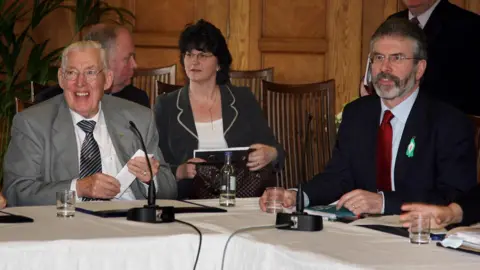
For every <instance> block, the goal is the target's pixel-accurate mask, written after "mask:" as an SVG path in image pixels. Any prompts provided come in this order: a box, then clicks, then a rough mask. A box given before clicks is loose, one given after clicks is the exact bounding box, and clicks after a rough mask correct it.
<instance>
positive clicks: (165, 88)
mask: <svg viewBox="0 0 480 270" xmlns="http://www.w3.org/2000/svg"><path fill="white" fill-rule="evenodd" d="M182 87H183V85H179V84H168V83H163V82H161V81H157V89H158V91H157V92H158V96H160V95H163V94H167V93H170V92H173V91H175V90H178V89H180V88H182Z"/></svg>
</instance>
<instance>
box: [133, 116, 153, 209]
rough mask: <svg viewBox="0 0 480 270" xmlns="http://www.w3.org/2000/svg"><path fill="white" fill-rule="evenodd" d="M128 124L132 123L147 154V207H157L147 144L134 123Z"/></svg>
mask: <svg viewBox="0 0 480 270" xmlns="http://www.w3.org/2000/svg"><path fill="white" fill-rule="evenodd" d="M128 123H130V127H131V128H132V130H133V131H134V132H135V134H136V135H137V136H138V138H139V139H140V143H141V144H142V150H143V153H144V154H145V158H146V159H147V164H148V170H149V171H150V182H148V196H147V205H148V206H155V200H156V199H157V198H156V190H155V182H154V181H153V171H152V164H151V163H150V159H149V158H148V154H147V148H146V147H145V143H144V141H143V137H142V134H141V133H140V131H139V130H138V128H137V126H136V125H135V123H133V122H132V121H128Z"/></svg>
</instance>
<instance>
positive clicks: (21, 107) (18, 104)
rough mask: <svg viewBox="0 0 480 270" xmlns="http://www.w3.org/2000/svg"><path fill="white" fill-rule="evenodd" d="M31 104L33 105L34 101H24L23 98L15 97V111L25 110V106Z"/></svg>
mask: <svg viewBox="0 0 480 270" xmlns="http://www.w3.org/2000/svg"><path fill="white" fill-rule="evenodd" d="M32 105H35V103H34V102H32V101H24V100H21V99H19V98H17V97H15V110H16V111H17V113H19V112H21V111H23V110H25V109H26V108H28V107H30V106H32Z"/></svg>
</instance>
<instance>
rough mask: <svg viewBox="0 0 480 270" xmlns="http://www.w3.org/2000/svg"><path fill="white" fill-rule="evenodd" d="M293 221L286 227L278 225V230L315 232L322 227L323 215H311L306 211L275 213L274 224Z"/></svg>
mask: <svg viewBox="0 0 480 270" xmlns="http://www.w3.org/2000/svg"><path fill="white" fill-rule="evenodd" d="M288 223H293V224H292V225H291V226H288V227H279V228H278V229H280V230H290V231H304V232H315V231H321V230H322V229H323V217H321V216H312V215H309V214H307V213H298V212H294V213H291V214H290V213H277V220H276V222H275V224H276V225H282V224H288Z"/></svg>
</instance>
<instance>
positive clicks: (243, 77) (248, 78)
mask: <svg viewBox="0 0 480 270" xmlns="http://www.w3.org/2000/svg"><path fill="white" fill-rule="evenodd" d="M262 80H265V81H268V82H272V81H273V67H271V68H266V69H260V70H244V71H241V70H232V71H230V82H231V83H232V85H235V86H247V87H249V88H250V89H251V90H252V92H253V94H254V95H255V97H256V98H257V100H258V102H259V103H260V104H262V103H263V102H262V97H263V96H262V92H263V91H262V87H263V86H262Z"/></svg>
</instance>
